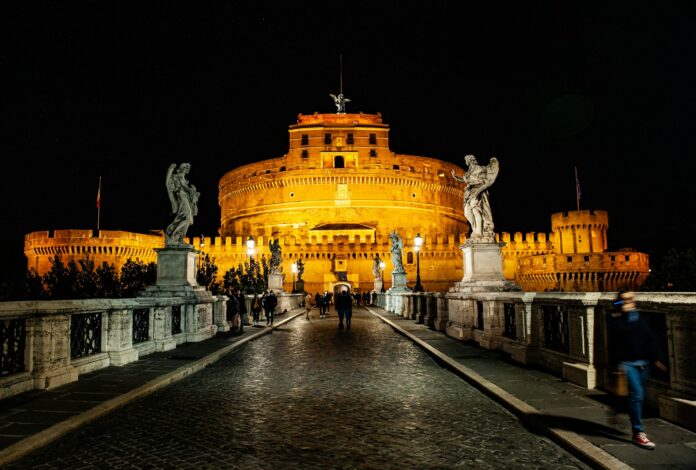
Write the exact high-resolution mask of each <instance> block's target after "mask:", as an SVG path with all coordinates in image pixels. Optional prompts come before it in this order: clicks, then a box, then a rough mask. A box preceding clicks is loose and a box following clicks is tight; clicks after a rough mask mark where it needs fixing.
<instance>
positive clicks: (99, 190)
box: [97, 176, 101, 209]
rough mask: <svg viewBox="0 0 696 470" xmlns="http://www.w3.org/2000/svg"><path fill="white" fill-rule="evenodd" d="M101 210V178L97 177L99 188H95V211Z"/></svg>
mask: <svg viewBox="0 0 696 470" xmlns="http://www.w3.org/2000/svg"><path fill="white" fill-rule="evenodd" d="M100 208H101V176H100V177H99V187H98V188H97V209H100Z"/></svg>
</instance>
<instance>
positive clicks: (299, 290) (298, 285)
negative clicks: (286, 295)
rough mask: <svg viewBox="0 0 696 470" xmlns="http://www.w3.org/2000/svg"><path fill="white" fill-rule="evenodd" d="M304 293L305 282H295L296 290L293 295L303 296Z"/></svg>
mask: <svg viewBox="0 0 696 470" xmlns="http://www.w3.org/2000/svg"><path fill="white" fill-rule="evenodd" d="M303 292H304V281H303V280H299V281H295V290H294V291H292V293H293V294H297V293H299V294H301V293H303Z"/></svg>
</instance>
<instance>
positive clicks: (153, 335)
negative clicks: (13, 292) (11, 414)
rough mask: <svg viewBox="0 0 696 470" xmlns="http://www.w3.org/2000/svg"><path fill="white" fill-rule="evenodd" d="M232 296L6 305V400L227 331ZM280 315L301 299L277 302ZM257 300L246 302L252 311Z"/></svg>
mask: <svg viewBox="0 0 696 470" xmlns="http://www.w3.org/2000/svg"><path fill="white" fill-rule="evenodd" d="M227 300H228V298H227V296H224V295H220V296H211V297H209V300H203V301H200V300H199V301H193V300H191V299H186V298H183V297H136V298H131V299H88V300H54V301H17V302H0V340H1V343H2V344H0V354H1V356H0V399H3V398H7V397H10V396H13V395H16V394H18V393H22V392H26V391H29V390H35V389H50V388H54V387H58V386H60V385H63V384H66V383H69V382H72V381H75V380H77V379H78V377H79V375H80V374H84V373H87V372H91V371H94V370H97V369H101V368H104V367H109V366H122V365H124V364H128V363H130V362H133V361H137V360H138V358H140V357H142V356H144V355H147V354H150V353H153V352H155V351H167V350H170V349H174V348H176V346H177V345H179V344H182V343H187V342H197V341H203V340H205V339H208V338H211V337H212V336H214V335H215V334H216V333H217V332H218V331H220V332H224V331H229V329H230V325H229V324H228V322H227V319H226V318H227ZM278 300H279V302H278V307H277V309H278V312H283V311H284V310H291V309H293V308H297V307H298V306H299V305H300V303H301V302H302V295H300V294H297V295H281V296H279V297H278ZM250 302H251V296H248V299H247V311H250V309H249V306H250V305H249V304H250Z"/></svg>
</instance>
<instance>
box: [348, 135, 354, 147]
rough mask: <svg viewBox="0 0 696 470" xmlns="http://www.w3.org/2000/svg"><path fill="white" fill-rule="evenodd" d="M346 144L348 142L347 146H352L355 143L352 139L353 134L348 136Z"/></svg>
mask: <svg viewBox="0 0 696 470" xmlns="http://www.w3.org/2000/svg"><path fill="white" fill-rule="evenodd" d="M346 142H348V145H353V144H354V143H355V139H354V138H353V134H348V138H347V139H346Z"/></svg>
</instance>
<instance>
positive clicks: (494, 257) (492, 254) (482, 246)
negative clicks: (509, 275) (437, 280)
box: [450, 240, 522, 292]
mask: <svg viewBox="0 0 696 470" xmlns="http://www.w3.org/2000/svg"><path fill="white" fill-rule="evenodd" d="M502 246H504V244H502V243H488V242H475V241H473V240H468V241H467V242H466V243H464V244H463V245H461V246H460V247H459V248H460V249H461V250H462V253H463V256H464V277H463V278H462V280H461V281H460V282H458V283H456V284H455V285H454V287H452V288H451V289H450V292H501V291H521V290H522V289H521V288H520V287H519V286H518V285H517V284H515V283H514V282H511V281H507V280H505V277H504V276H503V253H502V251H501V247H502Z"/></svg>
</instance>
